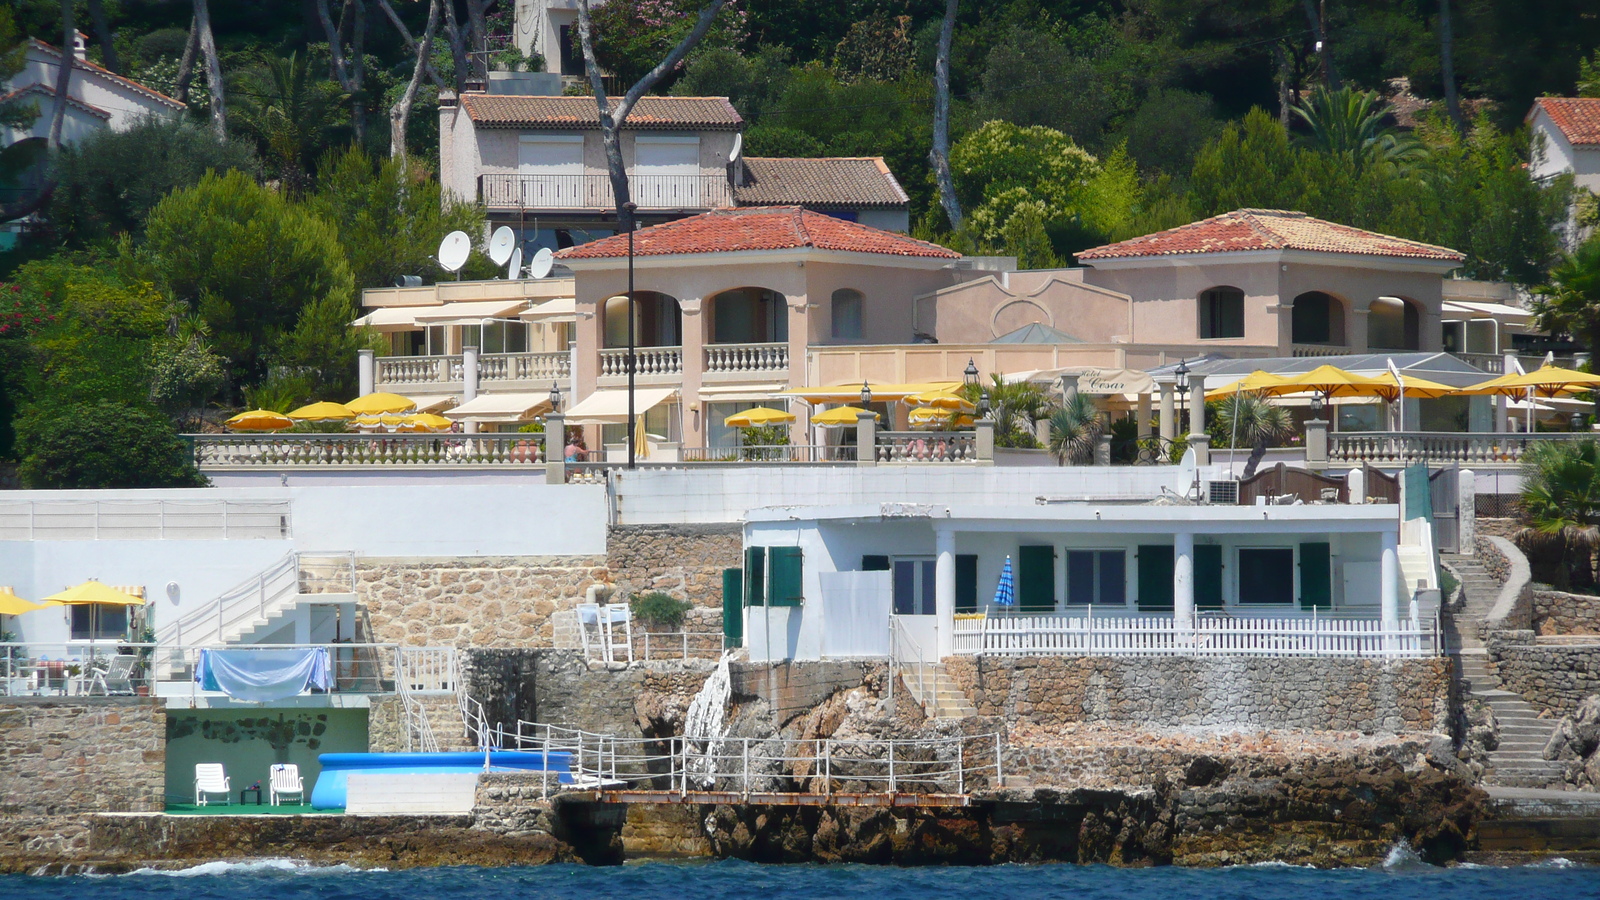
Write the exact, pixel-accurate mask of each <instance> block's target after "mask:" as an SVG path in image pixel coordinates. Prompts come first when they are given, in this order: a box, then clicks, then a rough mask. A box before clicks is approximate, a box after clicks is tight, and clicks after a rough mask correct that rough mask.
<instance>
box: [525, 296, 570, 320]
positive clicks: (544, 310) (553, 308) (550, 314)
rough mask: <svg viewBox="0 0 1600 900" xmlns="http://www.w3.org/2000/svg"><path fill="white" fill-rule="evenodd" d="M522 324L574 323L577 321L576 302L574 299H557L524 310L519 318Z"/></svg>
mask: <svg viewBox="0 0 1600 900" xmlns="http://www.w3.org/2000/svg"><path fill="white" fill-rule="evenodd" d="M520 318H521V319H522V321H524V322H541V323H554V322H576V321H578V301H577V299H576V298H574V297H557V298H556V299H554V300H546V301H545V302H543V303H541V304H539V305H538V306H535V307H534V308H533V309H530V310H526V311H524V312H523V313H522V315H521V316H520Z"/></svg>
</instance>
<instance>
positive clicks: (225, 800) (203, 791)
mask: <svg viewBox="0 0 1600 900" xmlns="http://www.w3.org/2000/svg"><path fill="white" fill-rule="evenodd" d="M231 790H232V783H231V782H229V781H228V773H226V772H224V771H223V769H222V763H196V764H195V767H194V805H195V806H205V805H206V795H207V794H221V795H222V805H224V806H227V805H229V804H231V803H232V802H233V795H232V793H231Z"/></svg>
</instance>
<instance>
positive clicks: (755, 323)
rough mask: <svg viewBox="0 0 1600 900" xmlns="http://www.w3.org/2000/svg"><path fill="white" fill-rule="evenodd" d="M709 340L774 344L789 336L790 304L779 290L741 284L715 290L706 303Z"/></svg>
mask: <svg viewBox="0 0 1600 900" xmlns="http://www.w3.org/2000/svg"><path fill="white" fill-rule="evenodd" d="M706 306H707V308H708V309H709V310H710V314H711V315H710V321H708V322H707V323H706V343H708V344H775V343H783V342H786V341H788V340H789V306H788V304H787V303H785V302H784V299H783V295H782V294H780V293H778V292H777V291H772V290H768V289H766V288H759V287H742V288H734V289H733V290H728V291H722V292H721V293H718V294H713V295H712V296H711V298H710V302H708V303H707V304H706Z"/></svg>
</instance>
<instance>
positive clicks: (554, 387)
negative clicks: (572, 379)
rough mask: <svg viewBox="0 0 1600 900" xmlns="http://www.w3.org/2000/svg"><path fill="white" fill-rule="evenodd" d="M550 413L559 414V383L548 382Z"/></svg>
mask: <svg viewBox="0 0 1600 900" xmlns="http://www.w3.org/2000/svg"><path fill="white" fill-rule="evenodd" d="M550 411H551V412H553V413H558V412H561V382H559V381H552V382H550Z"/></svg>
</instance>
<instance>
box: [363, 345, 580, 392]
mask: <svg viewBox="0 0 1600 900" xmlns="http://www.w3.org/2000/svg"><path fill="white" fill-rule="evenodd" d="M571 371H572V357H571V355H569V354H566V353H484V354H481V355H479V357H478V381H479V383H485V382H503V381H530V382H534V383H544V382H548V381H554V380H558V379H563V378H566V377H568V375H569V374H570V372H571ZM461 376H462V373H461V356H460V355H450V356H386V357H383V358H382V359H379V360H378V372H377V383H378V386H379V387H386V388H392V387H396V386H400V385H431V384H460V383H461V380H462V378H461Z"/></svg>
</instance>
